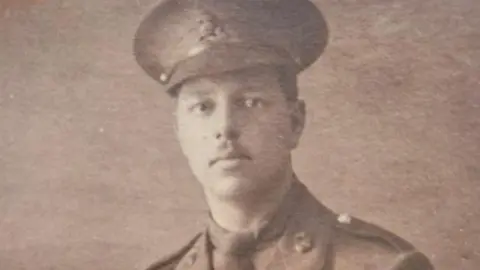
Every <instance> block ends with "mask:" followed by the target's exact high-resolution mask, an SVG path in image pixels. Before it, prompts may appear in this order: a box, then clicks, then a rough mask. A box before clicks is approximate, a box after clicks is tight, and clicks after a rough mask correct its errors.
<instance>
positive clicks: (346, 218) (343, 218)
mask: <svg viewBox="0 0 480 270" xmlns="http://www.w3.org/2000/svg"><path fill="white" fill-rule="evenodd" d="M337 220H338V222H340V223H342V224H350V223H351V222H352V217H351V216H350V215H349V214H340V215H338V218H337Z"/></svg>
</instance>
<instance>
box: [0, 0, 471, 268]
mask: <svg viewBox="0 0 480 270" xmlns="http://www.w3.org/2000/svg"><path fill="white" fill-rule="evenodd" d="M33 2H34V3H33ZM1 3H2V4H0V7H1V8H0V11H1V14H2V15H1V17H2V18H1V19H0V269H1V270H21V269H36V270H57V269H98V270H114V269H115V270H127V269H143V268H144V267H146V266H147V265H148V264H150V263H151V262H153V261H155V260H156V259H158V258H160V257H162V256H163V255H165V254H166V253H168V252H170V251H173V250H175V249H177V248H178V247H179V246H181V245H182V244H183V243H185V242H186V241H187V240H188V239H189V238H190V237H191V236H192V235H193V234H194V233H195V231H196V230H198V229H200V228H202V226H203V217H204V215H205V211H206V205H205V203H204V201H203V198H202V192H201V189H200V187H199V185H197V184H196V182H195V180H194V179H193V177H192V175H191V174H190V172H189V169H188V167H187V163H186V162H185V160H184V159H183V157H182V155H181V153H180V150H179V147H178V145H177V142H176V139H175V134H174V133H173V129H172V108H173V104H172V102H171V100H169V99H168V98H167V97H166V95H165V94H164V93H163V89H162V88H161V87H160V86H159V85H157V84H156V83H155V82H154V81H153V80H151V79H150V78H148V77H147V76H146V75H144V74H143V73H142V71H141V70H140V68H139V67H137V65H136V63H135V61H134V58H133V56H132V52H131V49H132V37H133V33H134V31H135V29H136V27H137V26H138V23H139V22H140V19H141V18H142V16H143V15H144V14H146V13H147V12H148V11H149V10H150V9H151V8H152V7H153V6H154V4H155V1H154V0H137V1H135V0H103V1H96V0H69V1H67V0H43V1H40V0H39V1H27V0H23V1H13V0H10V1H5V0H3V1H2V2H1ZM315 3H316V4H318V5H319V7H320V8H321V9H322V11H323V12H324V13H325V16H326V18H327V20H328V22H329V27H330V30H331V36H330V44H329V46H328V47H327V49H326V51H325V53H324V55H323V57H322V58H321V59H320V60H319V61H317V62H316V63H315V64H314V65H313V66H312V67H311V68H310V69H309V70H307V71H306V72H305V73H304V74H302V76H301V78H300V87H301V96H302V97H303V98H304V99H305V100H306V102H307V106H308V122H307V128H306V131H305V135H304V137H303V139H302V141H301V145H300V147H299V148H298V150H296V151H295V153H294V158H295V162H294V165H295V169H296V171H297V174H298V175H299V177H300V179H301V180H302V181H304V182H305V183H306V184H307V186H309V187H310V189H311V190H312V192H313V193H314V194H315V195H316V196H317V197H318V198H319V199H320V200H322V201H323V202H324V203H325V204H327V205H328V206H330V207H331V208H333V209H334V210H335V211H338V212H348V213H351V214H353V215H355V216H359V217H362V218H364V219H367V220H370V221H372V222H375V223H377V224H379V225H381V226H384V227H386V228H388V229H390V230H392V231H394V232H396V233H398V234H399V235H401V236H403V237H405V238H407V239H409V240H411V241H412V242H413V243H414V244H415V245H416V246H417V247H418V248H419V249H420V250H422V251H423V252H425V254H426V255H427V256H429V257H430V258H431V259H432V260H433V262H434V263H435V265H436V266H437V268H438V269H439V270H448V269H464V270H477V269H479V268H478V267H479V265H480V249H479V248H478V247H479V246H480V225H479V224H478V223H479V222H480V166H479V164H480V76H479V74H480V31H479V26H480V2H479V1H477V0H455V1H452V0H450V1H447V0H424V1H417V0H363V1H360V0H358V1H356V0H330V1H327V0H318V1H315Z"/></svg>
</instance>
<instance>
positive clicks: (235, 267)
mask: <svg viewBox="0 0 480 270" xmlns="http://www.w3.org/2000/svg"><path fill="white" fill-rule="evenodd" d="M213 262H214V263H213V265H214V269H215V270H254V269H255V266H254V265H253V262H252V260H251V256H250V255H249V254H235V253H230V254H228V253H227V254H224V253H221V252H215V251H214V253H213Z"/></svg>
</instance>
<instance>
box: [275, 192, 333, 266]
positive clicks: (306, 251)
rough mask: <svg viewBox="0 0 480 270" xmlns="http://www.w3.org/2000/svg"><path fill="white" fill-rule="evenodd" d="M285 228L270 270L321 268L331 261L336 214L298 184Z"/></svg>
mask: <svg viewBox="0 0 480 270" xmlns="http://www.w3.org/2000/svg"><path fill="white" fill-rule="evenodd" d="M295 197H296V200H295V207H293V215H292V216H291V217H290V218H289V220H288V222H287V226H286V231H285V232H284V234H283V236H282V237H281V238H280V240H279V241H278V242H277V244H276V247H275V251H274V255H273V259H272V262H271V263H270V264H268V265H267V267H266V268H267V269H268V270H279V269H296V270H313V269H315V270H319V269H323V267H324V265H325V264H328V258H327V257H328V252H329V248H330V243H331V242H332V234H333V229H334V225H335V215H334V214H333V213H331V211H330V210H329V209H327V208H326V207H324V206H323V205H322V204H321V203H319V202H318V201H317V200H316V199H315V198H314V197H313V195H311V194H310V193H309V192H308V190H307V189H306V187H305V186H303V185H302V184H300V183H299V186H298V192H297V196H295Z"/></svg>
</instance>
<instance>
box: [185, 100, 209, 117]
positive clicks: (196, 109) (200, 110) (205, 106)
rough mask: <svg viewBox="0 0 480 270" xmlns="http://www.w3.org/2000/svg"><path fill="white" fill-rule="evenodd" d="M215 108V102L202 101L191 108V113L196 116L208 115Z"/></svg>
mask: <svg viewBox="0 0 480 270" xmlns="http://www.w3.org/2000/svg"><path fill="white" fill-rule="evenodd" d="M213 108H214V104H213V102H211V101H209V100H205V101H200V102H197V103H195V104H193V105H192V106H190V107H189V111H190V112H193V113H195V114H207V113H209V112H211V111H212V110H213Z"/></svg>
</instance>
